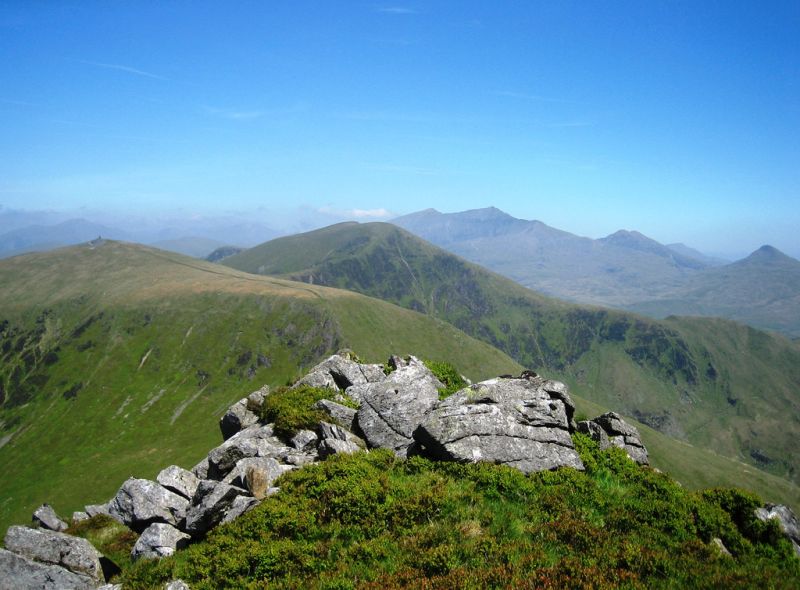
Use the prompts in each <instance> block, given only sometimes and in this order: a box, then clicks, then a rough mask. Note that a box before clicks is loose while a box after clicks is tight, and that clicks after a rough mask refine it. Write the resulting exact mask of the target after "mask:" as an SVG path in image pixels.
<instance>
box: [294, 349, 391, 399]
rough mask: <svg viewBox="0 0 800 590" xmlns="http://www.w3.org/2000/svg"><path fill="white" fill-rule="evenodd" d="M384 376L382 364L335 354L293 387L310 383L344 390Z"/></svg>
mask: <svg viewBox="0 0 800 590" xmlns="http://www.w3.org/2000/svg"><path fill="white" fill-rule="evenodd" d="M384 377H385V375H384V373H383V367H382V366H381V365H364V364H360V363H357V362H355V361H353V360H350V358H348V355H347V354H346V353H345V354H335V355H333V356H331V357H329V358H327V359H325V360H324V361H322V362H321V363H320V364H318V365H317V366H315V367H314V368H312V369H311V371H309V372H308V374H306V375H305V376H304V377H303V378H301V379H300V380H299V381H297V383H295V384H294V385H293V386H292V387H293V388H294V387H300V386H301V385H308V386H311V387H326V388H328V389H333V390H342V391H344V390H346V389H347V388H348V387H350V386H352V385H360V384H363V383H372V382H376V381H380V380H382V379H383V378H384Z"/></svg>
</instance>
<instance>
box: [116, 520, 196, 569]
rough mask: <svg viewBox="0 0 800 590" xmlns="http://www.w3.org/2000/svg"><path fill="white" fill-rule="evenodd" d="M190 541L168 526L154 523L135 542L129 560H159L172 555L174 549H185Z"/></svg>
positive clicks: (188, 537)
mask: <svg viewBox="0 0 800 590" xmlns="http://www.w3.org/2000/svg"><path fill="white" fill-rule="evenodd" d="M190 539H191V537H190V536H189V535H187V534H186V533H182V532H181V531H179V530H178V529H176V528H175V527H174V526H172V525H170V524H164V523H161V522H154V523H153V524H151V525H150V526H149V527H147V528H146V529H145V530H144V532H143V533H142V535H141V536H140V537H139V539H138V540H137V541H136V544H135V545H134V546H133V550H132V551H131V558H132V559H134V560H137V559H140V558H145V559H161V558H162V557H167V556H169V555H172V554H173V553H175V551H176V549H183V548H184V547H186V546H187V545H188V544H189V540H190Z"/></svg>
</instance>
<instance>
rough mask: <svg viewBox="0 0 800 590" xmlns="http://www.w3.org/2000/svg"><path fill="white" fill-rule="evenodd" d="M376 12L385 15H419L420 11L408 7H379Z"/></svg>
mask: <svg viewBox="0 0 800 590" xmlns="http://www.w3.org/2000/svg"><path fill="white" fill-rule="evenodd" d="M375 11H376V12H383V13H384V14H419V11H418V10H414V9H413V8H408V7H407V6H378V7H377V8H375Z"/></svg>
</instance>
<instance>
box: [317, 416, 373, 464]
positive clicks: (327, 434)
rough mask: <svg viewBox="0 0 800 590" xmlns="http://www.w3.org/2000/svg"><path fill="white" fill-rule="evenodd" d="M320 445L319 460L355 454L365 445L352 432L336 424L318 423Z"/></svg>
mask: <svg viewBox="0 0 800 590" xmlns="http://www.w3.org/2000/svg"><path fill="white" fill-rule="evenodd" d="M319 433H320V443H319V446H318V450H319V455H320V457H321V458H325V457H328V456H330V455H336V454H338V453H345V454H351V453H357V452H358V451H363V450H364V449H365V448H366V446H367V445H366V443H365V442H364V441H363V440H362V439H360V438H359V437H357V436H356V435H355V434H353V433H352V432H350V431H348V430H345V429H344V428H342V427H341V426H337V425H336V424H329V423H328V422H320V424H319Z"/></svg>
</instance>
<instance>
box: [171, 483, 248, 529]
mask: <svg viewBox="0 0 800 590" xmlns="http://www.w3.org/2000/svg"><path fill="white" fill-rule="evenodd" d="M244 493H245V491H244V490H243V489H242V488H239V487H236V486H232V485H229V484H226V483H222V482H219V481H213V480H209V479H204V480H203V481H201V482H200V485H199V486H198V487H197V492H196V493H195V495H194V498H192V507H191V508H190V509H189V512H188V514H187V515H186V526H185V528H184V529H183V530H185V531H186V532H187V533H189V534H190V535H192V536H193V537H196V536H198V535H201V534H202V533H205V532H206V531H207V530H209V529H211V528H213V527H215V526H217V525H218V524H219V523H220V522H221V521H222V519H223V518H225V514H226V513H227V511H228V510H229V509H230V508H231V506H232V504H233V501H234V500H235V499H236V497H237V496H241V495H242V494H244Z"/></svg>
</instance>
